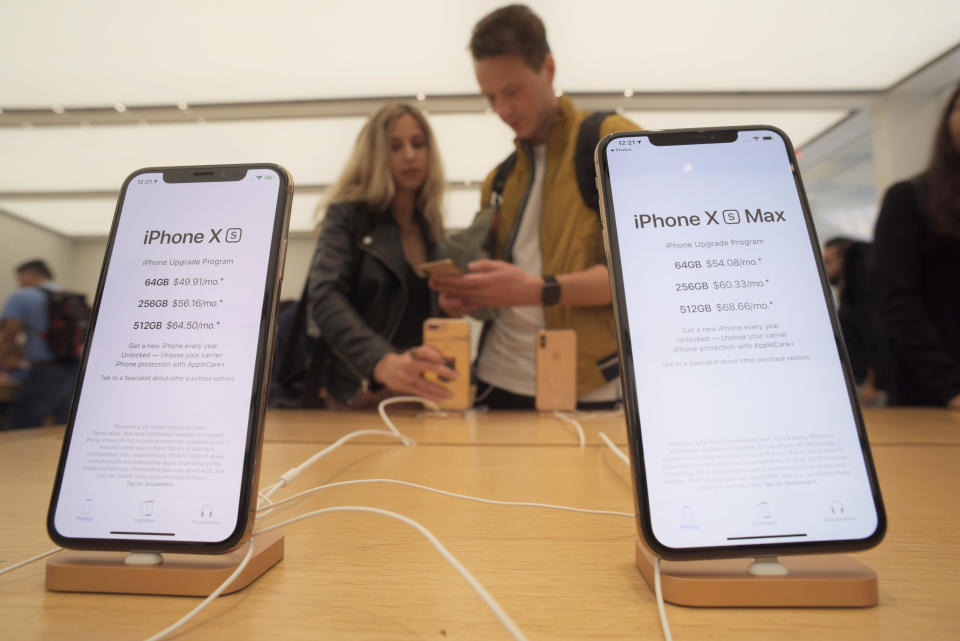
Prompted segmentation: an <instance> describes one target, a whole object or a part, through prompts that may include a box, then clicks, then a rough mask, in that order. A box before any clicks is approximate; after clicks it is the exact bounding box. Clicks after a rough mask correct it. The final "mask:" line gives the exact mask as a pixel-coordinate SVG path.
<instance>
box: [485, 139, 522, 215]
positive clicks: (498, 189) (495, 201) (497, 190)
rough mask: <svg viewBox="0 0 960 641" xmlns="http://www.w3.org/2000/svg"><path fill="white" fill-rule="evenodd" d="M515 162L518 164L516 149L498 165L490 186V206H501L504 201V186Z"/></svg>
mask: <svg viewBox="0 0 960 641" xmlns="http://www.w3.org/2000/svg"><path fill="white" fill-rule="evenodd" d="M515 164H517V152H515V151H514V152H511V154H510V155H509V156H507V157H506V158H504V159H503V162H502V163H500V164H499V165H497V172H496V173H495V174H493V183H492V185H491V187H490V203H489V206H490V207H496V208H497V209H499V208H500V203H501V202H503V187H504V185H506V184H507V176H509V175H510V172H511V171H512V170H513V166H514V165H515Z"/></svg>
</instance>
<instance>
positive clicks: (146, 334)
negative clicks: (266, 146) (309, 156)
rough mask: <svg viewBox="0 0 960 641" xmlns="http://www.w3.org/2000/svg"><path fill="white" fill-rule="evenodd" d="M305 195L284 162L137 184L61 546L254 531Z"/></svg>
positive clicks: (191, 546) (59, 499) (165, 175)
mask: <svg viewBox="0 0 960 641" xmlns="http://www.w3.org/2000/svg"><path fill="white" fill-rule="evenodd" d="M292 190H293V185H292V182H291V179H290V176H289V174H288V173H287V172H286V170H284V169H283V168H281V167H279V166H277V165H270V164H263V165H222V166H204V167H165V168H152V169H141V170H139V171H137V172H134V173H133V174H131V175H130V176H129V177H128V178H127V179H126V181H125V182H124V184H123V187H122V189H121V192H120V198H119V201H118V203H117V208H116V213H115V215H114V218H113V225H112V227H111V230H110V237H109V239H108V242H107V250H106V256H105V258H104V263H103V268H102V270H101V274H100V282H99V285H98V287H97V294H96V298H95V301H94V306H93V313H92V316H91V322H90V331H89V332H88V335H87V337H86V345H85V350H84V355H83V358H82V361H81V366H80V376H79V380H78V382H77V386H76V391H75V394H74V399H73V405H72V408H71V411H70V415H69V419H68V421H67V429H66V435H65V437H64V441H63V447H62V450H61V453H60V462H59V465H58V467H57V475H56V480H55V482H54V488H53V496H52V498H51V501H50V509H49V513H48V517H47V530H48V532H49V534H50V537H51V538H52V539H53V540H54V541H55V542H56V543H57V544H58V545H61V546H64V547H69V548H80V549H100V550H147V551H156V552H191V553H216V552H223V551H226V550H229V549H230V548H232V547H234V546H236V545H237V544H238V543H240V542H241V541H243V540H245V539H246V538H247V537H248V536H249V534H250V532H251V530H252V528H253V520H254V514H255V509H256V497H257V481H258V466H259V459H260V448H261V442H262V437H263V431H262V430H263V415H264V410H265V407H266V395H267V390H268V386H269V371H270V361H271V358H272V347H273V333H274V326H275V320H276V311H277V301H278V299H279V294H280V283H281V281H282V270H283V264H284V254H285V250H286V245H287V226H288V222H289V217H290V204H291V199H292V193H293V192H292Z"/></svg>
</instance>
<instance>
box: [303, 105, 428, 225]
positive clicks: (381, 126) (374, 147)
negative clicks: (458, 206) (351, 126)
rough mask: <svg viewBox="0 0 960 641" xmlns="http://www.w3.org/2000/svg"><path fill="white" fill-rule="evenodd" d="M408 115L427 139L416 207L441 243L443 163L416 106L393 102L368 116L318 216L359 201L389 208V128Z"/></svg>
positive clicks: (391, 189)
mask: <svg viewBox="0 0 960 641" xmlns="http://www.w3.org/2000/svg"><path fill="white" fill-rule="evenodd" d="M405 114H406V115H410V116H412V117H413V119H414V120H416V121H417V124H419V125H420V128H421V129H422V130H423V133H424V136H425V137H426V139H427V151H428V153H429V162H428V165H427V178H426V180H424V182H423V185H422V186H421V187H420V190H419V192H418V194H417V208H418V209H419V210H420V211H421V212H422V213H423V217H424V218H425V219H426V221H427V226H428V227H429V228H430V229H429V232H428V233H429V237H430V239H431V240H432V241H433V242H435V243H439V242H441V241H442V240H443V189H444V178H443V163H442V162H441V160H440V153H439V150H438V149H437V141H436V139H435V138H434V136H433V130H431V129H430V125H429V124H428V123H427V119H426V118H425V117H424V116H423V113H422V112H421V111H420V110H419V109H417V108H416V107H414V106H412V105H408V104H404V103H399V102H394V103H389V104H386V105H384V106H383V107H381V108H380V109H378V110H377V112H376V113H374V114H373V115H372V116H370V120H368V121H367V123H366V124H365V125H364V126H363V129H361V130H360V135H358V136H357V142H356V144H355V145H354V146H353V153H351V154H350V159H349V160H347V164H346V166H345V167H344V168H343V172H342V173H341V174H340V177H339V178H338V179H337V182H335V183H334V184H333V186H331V187H330V190H329V191H328V192H327V196H326V198H324V200H323V202H322V203H321V205H320V207H319V208H318V213H319V212H320V211H326V209H327V207H329V206H330V205H332V204H334V203H341V202H353V201H362V202H364V203H366V204H367V205H368V206H370V207H371V208H373V209H375V210H376V211H384V210H386V209H388V208H389V207H390V203H391V202H393V197H394V196H395V195H396V186H395V185H394V183H393V175H392V174H391V172H390V141H389V140H388V136H389V131H390V125H392V124H393V123H394V121H395V120H396V119H397V118H399V117H400V116H403V115H405Z"/></svg>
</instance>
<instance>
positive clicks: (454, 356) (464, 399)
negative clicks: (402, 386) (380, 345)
mask: <svg viewBox="0 0 960 641" xmlns="http://www.w3.org/2000/svg"><path fill="white" fill-rule="evenodd" d="M423 344H424V345H430V346H431V347H434V348H436V349H437V350H438V351H439V352H440V353H441V354H443V359H444V364H445V365H446V366H447V367H449V368H450V369H452V370H454V371H455V372H456V373H457V378H456V379H454V380H447V379H446V378H442V377H440V376H439V375H437V374H435V373H433V372H425V373H424V377H425V378H426V379H427V380H428V381H430V382H432V383H436V384H437V385H440V386H441V387H446V388H447V389H448V390H450V391H451V392H452V393H453V396H451V397H450V398H448V399H446V400H445V401H441V402H440V403H437V405H439V406H440V407H441V408H443V409H448V410H465V409H467V408H469V407H470V405H471V403H472V399H471V397H470V396H471V395H470V325H469V324H468V323H467V321H465V320H460V319H456V318H428V319H427V320H425V321H424V322H423Z"/></svg>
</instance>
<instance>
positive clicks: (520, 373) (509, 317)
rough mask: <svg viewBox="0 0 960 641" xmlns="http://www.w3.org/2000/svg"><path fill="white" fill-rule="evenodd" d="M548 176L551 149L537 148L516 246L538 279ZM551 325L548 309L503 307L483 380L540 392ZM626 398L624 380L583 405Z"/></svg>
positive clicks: (482, 367)
mask: <svg viewBox="0 0 960 641" xmlns="http://www.w3.org/2000/svg"><path fill="white" fill-rule="evenodd" d="M546 171H547V146H546V145H545V144H542V145H535V146H534V147H533V184H532V185H531V186H530V191H529V193H528V195H527V203H526V206H525V207H524V209H523V215H522V218H521V219H520V227H519V228H518V229H517V236H516V239H515V241H514V244H513V264H514V265H516V266H517V267H519V268H520V269H522V270H523V271H525V272H526V273H528V274H531V275H533V276H542V275H543V273H542V270H543V254H542V253H541V251H540V219H541V217H542V215H543V184H544V176H545V175H546ZM546 326H547V322H546V319H545V317H544V314H543V307H542V306H540V305H530V306H524V307H500V308H497V309H496V310H494V319H493V324H492V325H491V327H490V331H489V332H488V333H487V337H486V339H485V340H484V343H483V350H481V352H480V358H479V359H477V377H478V378H479V379H480V380H482V381H484V382H485V383H489V384H491V385H495V386H496V387H499V388H501V389H505V390H507V391H508V392H513V393H514V394H520V395H523V396H535V395H536V393H537V383H536V378H537V352H536V344H537V332H539V331H540V330H541V329H545V328H546ZM619 397H620V380H619V379H614V380H612V381H610V382H608V383H607V384H606V385H604V386H603V387H601V388H600V389H597V390H593V391H592V392H589V393H588V394H583V395H581V396H580V400H582V401H597V402H600V401H613V400H616V399H618V398H619Z"/></svg>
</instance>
